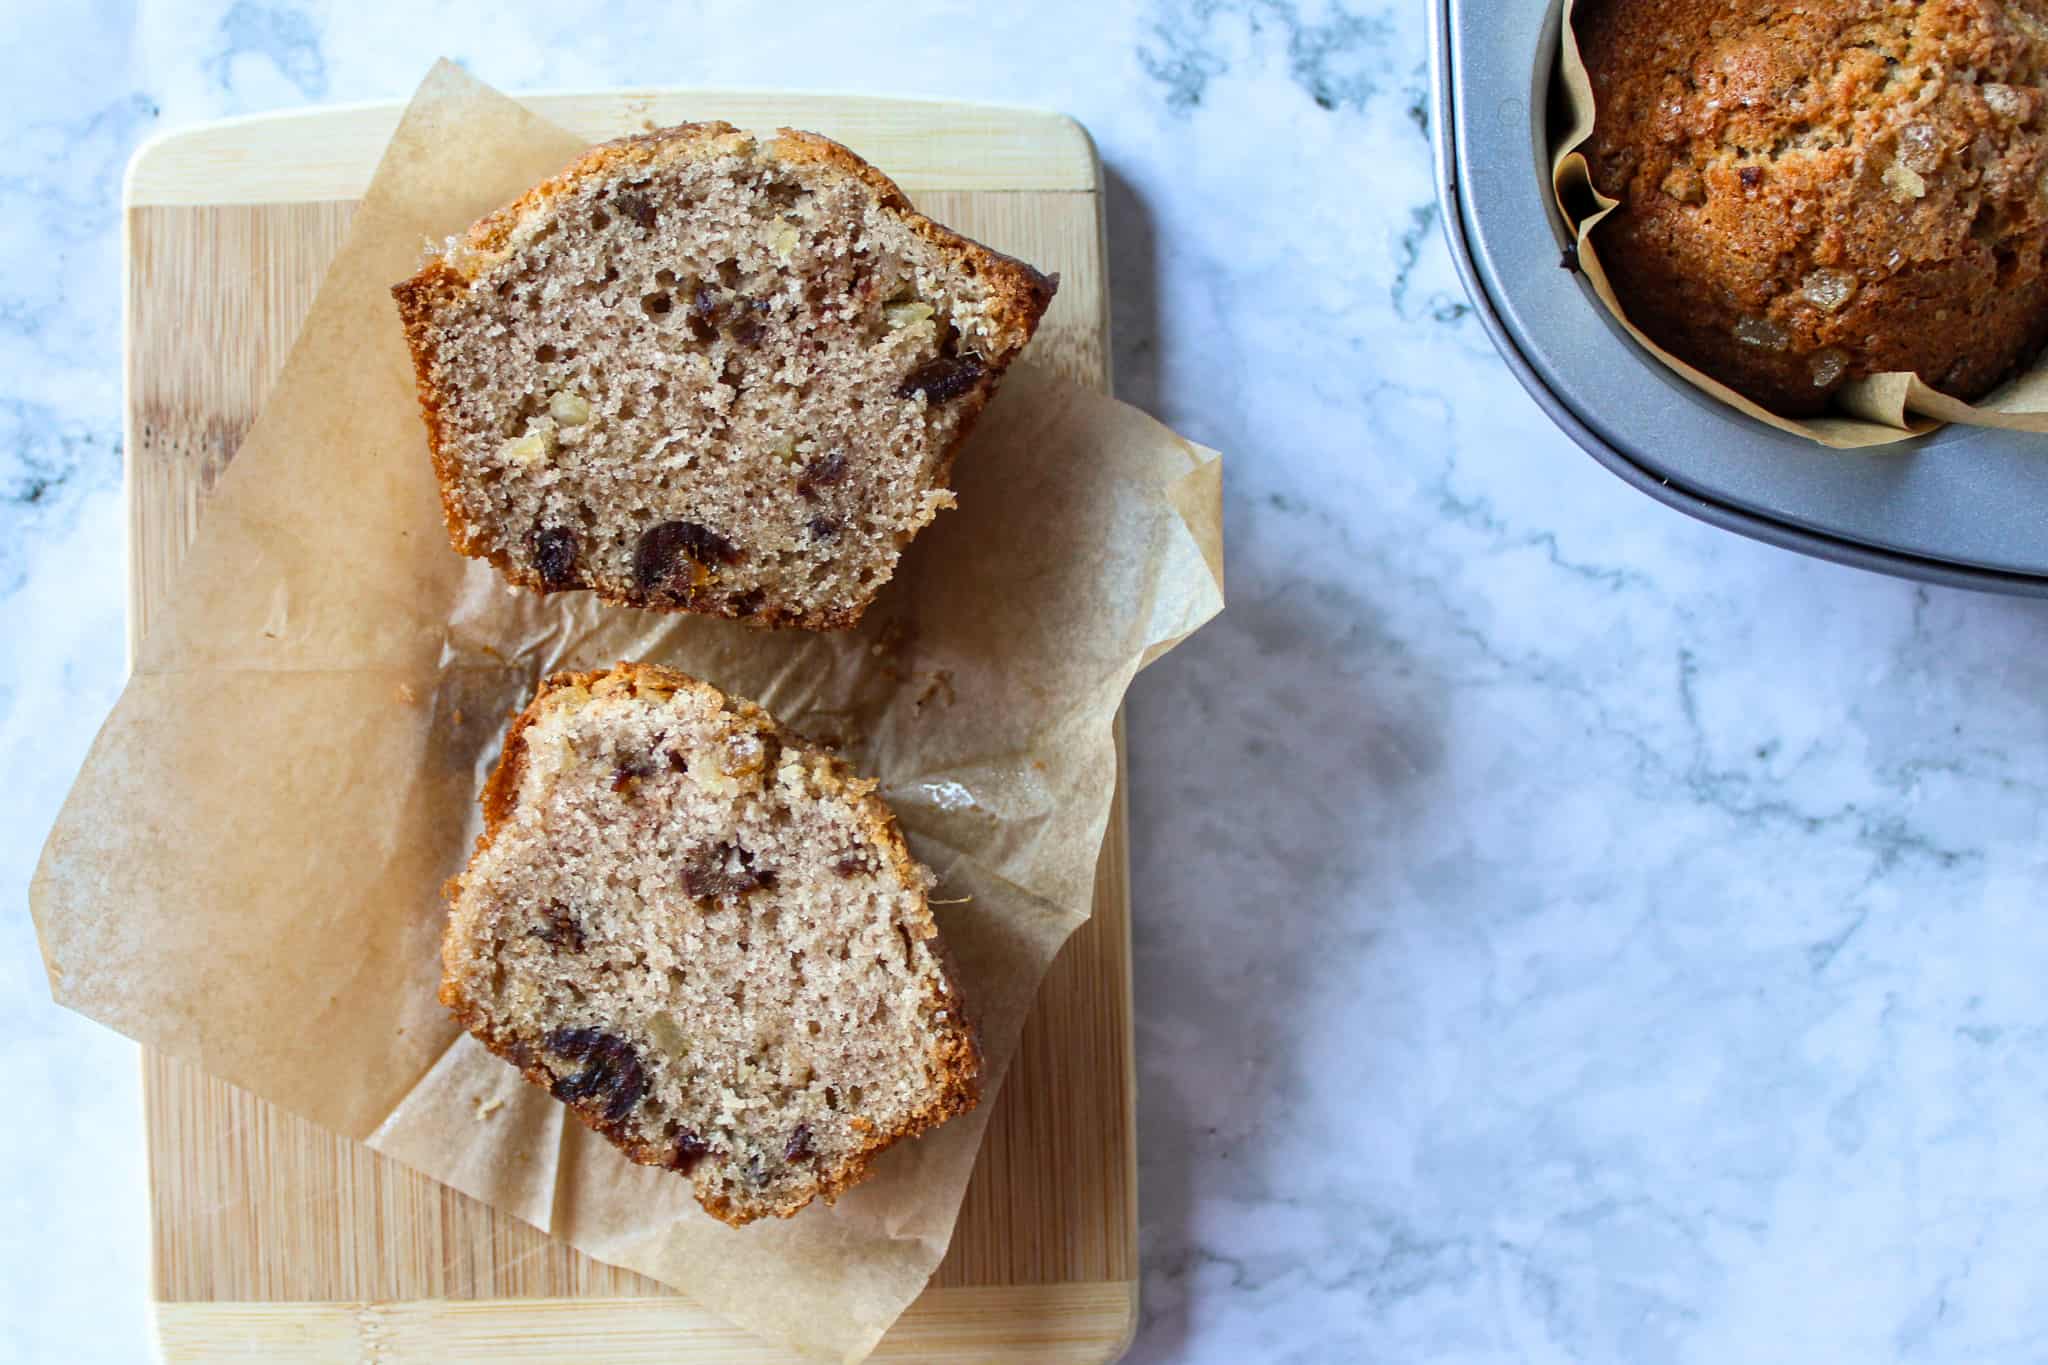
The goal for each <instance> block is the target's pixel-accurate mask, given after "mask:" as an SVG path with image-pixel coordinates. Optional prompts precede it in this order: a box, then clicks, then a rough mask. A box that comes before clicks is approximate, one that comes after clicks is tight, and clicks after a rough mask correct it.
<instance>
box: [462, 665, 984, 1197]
mask: <svg viewBox="0 0 2048 1365" xmlns="http://www.w3.org/2000/svg"><path fill="white" fill-rule="evenodd" d="M873 786H874V784H873V783H872V782H870V781H865V780H862V779H858V778H855V777H853V776H852V775H851V774H850V773H849V772H848V771H847V770H846V768H845V765H844V764H843V763H841V762H840V761H839V760H837V759H836V758H833V757H831V756H830V755H828V754H826V753H824V752H823V751H820V750H818V749H815V748H813V747H812V746H810V745H808V744H806V743H805V742H804V741H802V740H801V739H799V738H798V737H796V736H794V735H792V734H790V733H789V732H787V731H785V730H783V729H782V728H781V727H779V726H778V725H776V724H775V722H774V721H773V720H772V719H771V718H769V717H768V716H767V714H766V713H765V712H763V711H761V710H760V709H759V708H758V707H754V706H752V705H751V704H749V703H745V702H738V701H733V700H729V699H728V698H726V697H725V696H723V695H722V694H721V693H719V692H718V691H717V690H716V689H714V688H712V687H710V686H708V685H706V684H703V683H699V682H696V681H695V680H693V679H690V678H687V677H685V676H684V675H681V674H677V673H672V672H668V671H666V670H661V669H653V668H647V667H642V666H635V665H621V666H620V668H619V669H616V670H613V671H612V672H609V673H603V674H596V673H590V674H565V675H560V676H558V677H556V678H553V679H550V680H549V681H548V683H547V684H546V685H544V687H543V688H542V690H541V693H540V695H539V696H538V697H537V698H536V699H535V701H534V703H533V705H532V706H531V707H529V708H528V709H527V711H526V712H525V713H524V714H523V715H522V716H520V718H519V719H518V720H517V721H516V722H515V723H514V727H513V731H512V733H511V735H510V737H509V738H508V741H507V745H506V754H505V757H504V759H503V760H502V761H501V763H500V766H499V769H498V771H497V773H496V774H495V775H494V776H493V777H492V779H491V782H490V784H489V786H488V787H487V788H486V791H485V798H484V800H485V833H484V836H483V837H482V838H481V839H480V840H479V841H478V847H477V852H476V856H475V858H474V859H473V860H472V862H471V863H470V866H469V868H468V870H467V871H466V872H465V873H464V874H463V876H462V877H461V878H460V879H459V880H458V881H457V882H456V883H455V884H454V885H453V886H452V887H451V901H452V904H451V910H450V916H449V923H448V929H447V933H446V937H445V939H444V943H443V953H442V957H443V966H444V969H445V977H444V980H443V984H442V991H441V995H442V999H443V1000H444V1001H445V1002H446V1003H447V1004H448V1005H449V1007H450V1008H451V1009H452V1010H453V1011H454V1012H455V1014H456V1016H457V1018H458V1019H460V1020H461V1021H462V1023H463V1024H464V1026H465V1027H467V1028H468V1029H469V1030H470V1031H471V1032H472V1033H474V1034H475V1035H476V1036H477V1037H478V1038H479V1039H481V1040H482V1041H483V1042H484V1044H485V1045H486V1046H487V1047H489V1048H490V1049H491V1050H492V1051H493V1052H496V1053H497V1054H498V1055H499V1056H501V1057H504V1058H505V1059H506V1060H508V1061H510V1062H512V1063H513V1064H514V1065H515V1066H517V1067H519V1068H520V1070H521V1071H523V1072H524V1073H525V1075H526V1077H527V1079H529V1080H531V1081H533V1082H534V1083H535V1084H538V1085H541V1086H543V1087H545V1088H546V1089H548V1090H549V1092H550V1093H551V1094H553V1095H554V1096H555V1098H557V1099H559V1100H561V1101H562V1102H563V1103H565V1104H567V1105H568V1106H569V1107H570V1109H571V1110H573V1111H574V1112H575V1113H576V1115H577V1116H578V1117H579V1118H581V1119H582V1121H583V1122H585V1123H586V1124H588V1125H590V1126H591V1127H593V1128H595V1129H597V1130H598V1131H599V1132H601V1133H603V1134H605V1135H606V1136H607V1137H609V1138H610V1139H611V1140H612V1141H613V1142H614V1143H616V1144H617V1145H618V1146H619V1147H620V1148H621V1149H623V1150H624V1151H625V1152H626V1154H627V1155H628V1156H630V1157H631V1158H632V1159H633V1160H635V1161H638V1162H641V1163H643V1164H647V1165H655V1166H663V1167H667V1168H668V1169H670V1170H673V1171H675V1172H677V1173H678V1174H680V1175H682V1176H683V1177H684V1178H686V1179H688V1180H689V1181H690V1182H691V1183H692V1185H693V1186H694V1189H695V1193H696V1197H697V1199H698V1201H699V1202H700V1203H701V1204H703V1206H704V1207H705V1208H706V1209H707V1210H709V1211H710V1212H711V1213H712V1214H713V1215H715V1216H716V1217H718V1218H721V1219H723V1220H725V1221H726V1222H729V1223H735V1224H738V1223H746V1222H750V1221H752V1220H754V1219H756V1218H759V1217H762V1216H764V1215H768V1214H774V1215H779V1216H782V1217H788V1216H789V1215H791V1214H793V1213H795V1212H796V1211H797V1210H799V1209H801V1208H802V1207H804V1206H805V1205H806V1204H808V1203H809V1202H810V1201H811V1200H812V1199H814V1198H816V1197H818V1196H821V1195H822V1196H824V1197H825V1198H826V1199H827V1200H830V1199H831V1198H832V1197H833V1196H834V1195H836V1194H837V1193H838V1192H839V1191H841V1190H843V1189H845V1188H846V1187H848V1186H850V1185H852V1184H854V1183H855V1182H857V1181H859V1180H860V1179H862V1178H863V1177H864V1176H865V1175H866V1174H867V1172H868V1168H869V1165H870V1163H871V1162H872V1161H873V1159H874V1158H875V1156H876V1155H877V1154H878V1153H879V1152H881V1151H882V1150H883V1149H884V1148H886V1147H887V1146H889V1145H890V1144H891V1143H893V1142H895V1141H897V1140H898V1139H901V1138H904V1137H908V1136H911V1135H913V1134H916V1133H919V1132H922V1131H924V1130H926V1129H928V1128H930V1127H932V1126H933V1125H935V1124H937V1123H940V1122H943V1121H944V1120H945V1119H947V1118H949V1117H951V1116H952V1115H954V1114H958V1113H962V1112H965V1111H966V1110H968V1109H971V1108H972V1107H973V1106H974V1103H975V1100H976V1096H977V1086H978V1076H979V1069H980V1058H979V1053H978V1050H977V1047H976V1043H975V1040H974V1035H973V1032H972V1029H971V1028H970V1027H969V1025H968V1023H967V1021H966V1019H965V1017H964V1015H963V1012H962V1006H961V1001H960V999H959V996H958V994H957V992H956V991H955V990H954V988H953V986H952V984H951V982H950V980H949V978H948V976H947V972H946V970H945V967H944V964H943V962H942V960H941V958H940V955H939V952H938V940H937V927H936V925H935V924H934V923H933V920H932V917H931V912H930V910H929V908H928V907H927V903H926V893H927V891H928V889H929V887H930V885H931V876H930V874H929V873H928V872H927V871H926V870H925V869H924V868H923V867H922V866H921V865H920V864H918V863H917V862H916V861H914V860H913V859H912V858H911V857H910V855H909V853H908V851H907V850H906V849H905V847H904V845H903V841H902V836H901V834H900V833H899V832H898V830H897V827H896V824H895V821H894V819H893V817H892V816H890V814H889V812H888V810H887V808H886V807H885V806H883V805H882V803H881V801H880V800H879V799H878V798H877V797H875V796H874V794H873Z"/></svg>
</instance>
